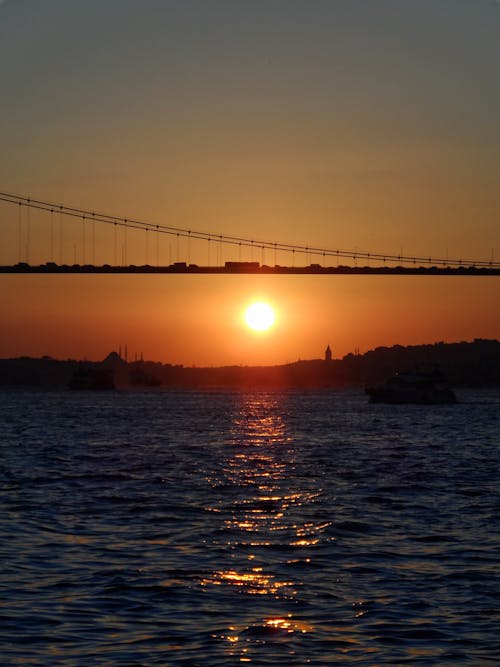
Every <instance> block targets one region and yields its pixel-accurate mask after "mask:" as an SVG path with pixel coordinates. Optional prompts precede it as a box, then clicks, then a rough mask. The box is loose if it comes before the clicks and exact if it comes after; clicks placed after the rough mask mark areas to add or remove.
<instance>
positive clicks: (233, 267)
mask: <svg viewBox="0 0 500 667" xmlns="http://www.w3.org/2000/svg"><path fill="white" fill-rule="evenodd" d="M0 273H36V274H38V273H49V274H59V273H82V274H87V273H97V274H110V273H112V274H123V273H177V274H179V273H181V274H188V273H189V274H196V273H210V274H222V275H226V274H257V275H262V274H265V275H269V274H271V275H274V274H288V275H304V274H305V275H339V274H340V275H390V276H392V275H398V276H400V275H405V276H429V275H431V276H499V275H500V268H498V267H476V266H467V267H466V266H414V267H412V266H320V265H319V264H312V265H309V266H265V265H264V266H261V265H260V264H258V263H241V264H239V263H238V262H228V263H227V264H226V265H225V266H198V265H196V264H185V263H184V262H177V263H175V264H170V265H168V266H150V265H144V266H133V265H131V266H111V265H109V264H105V265H104V266H93V265H91V264H86V265H79V264H73V265H66V264H63V265H59V264H54V263H52V262H49V263H47V264H40V265H31V264H25V263H19V264H14V265H10V266H0Z"/></svg>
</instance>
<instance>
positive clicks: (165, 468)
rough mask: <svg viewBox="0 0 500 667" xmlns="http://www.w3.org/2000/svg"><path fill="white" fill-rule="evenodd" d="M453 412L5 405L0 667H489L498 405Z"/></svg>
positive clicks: (48, 402)
mask: <svg viewBox="0 0 500 667" xmlns="http://www.w3.org/2000/svg"><path fill="white" fill-rule="evenodd" d="M459 398H460V399H461V403H459V404H458V405H450V406H431V407H424V406H380V405H369V404H367V402H366V400H365V397H364V396H363V395H361V394H357V393H350V392H347V393H346V392H328V393H285V394H280V393H254V394H245V393H231V392H221V393H208V392H204V393H201V392H199V393H197V392H162V391H158V392H149V393H148V392H143V393H139V392H137V393H136V392H123V393H119V392H111V393H100V392H96V393H91V392H89V393H87V392H82V393H78V392H75V393H71V392H61V393H56V392H54V393H36V392H12V393H8V392H3V393H1V394H0V443H1V445H0V512H1V514H0V516H1V521H0V559H1V563H0V564H1V575H0V593H1V595H0V655H1V664H2V665H30V666H34V667H35V666H38V665H44V666H47V667H49V666H50V667H52V666H59V665H65V666H78V667H80V666H81V667H89V666H94V665H98V666H99V667H105V666H115V665H120V666H122V665H123V666H125V665H127V666H130V667H132V666H134V665H137V666H138V665H144V666H145V665H174V666H178V665H179V666H184V665H186V666H190V667H191V666H196V665H203V666H204V667H205V666H224V665H238V664H240V663H245V662H246V663H250V664H254V665H405V664H408V665H474V666H480V665H498V664H500V623H499V620H500V618H499V601H498V592H499V591H498V574H499V561H500V553H499V538H498V515H499V502H498V500H499V494H498V486H499V485H498V481H499V480H498V471H499V458H500V457H499V449H500V447H499V440H500V437H499V435H500V419H499V413H500V393H498V392H497V393H495V392H476V393H474V392H469V393H467V392H465V393H463V394H461V395H459Z"/></svg>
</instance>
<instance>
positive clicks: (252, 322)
mask: <svg viewBox="0 0 500 667" xmlns="http://www.w3.org/2000/svg"><path fill="white" fill-rule="evenodd" d="M274 319H275V316H274V310H273V309H272V308H271V306H270V305H269V304H267V303H263V302H260V301H259V302H256V303H252V305H251V306H249V307H248V308H247V309H246V311H245V322H246V323H247V324H248V326H249V327H250V329H253V330H254V331H266V330H267V329H269V328H270V327H272V325H273V324H274Z"/></svg>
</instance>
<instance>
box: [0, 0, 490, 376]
mask: <svg viewBox="0 0 500 667" xmlns="http://www.w3.org/2000/svg"><path fill="white" fill-rule="evenodd" d="M499 71H500V5H499V3H498V2H495V1H494V0H413V1H412V0H364V1H362V0H286V1H285V0H265V1H264V0H252V1H250V0H247V1H242V0H180V1H178V0H170V1H169V0H161V1H160V0H140V1H139V0H85V1H77V0H4V2H2V3H0V81H1V84H2V88H1V90H2V102H1V114H2V122H1V124H0V150H1V153H0V154H1V159H0V190H2V191H5V192H13V193H17V194H24V195H29V196H32V197H37V198H40V199H46V200H54V201H60V202H63V203H65V204H68V205H76V206H80V207H83V208H89V209H92V210H100V211H105V212H110V213H116V214H120V215H123V216H126V217H137V218H140V219H145V220H149V221H151V222H154V223H161V224H168V225H175V226H179V227H185V228H188V229H193V230H194V229H197V230H202V231H210V232H214V233H226V234H235V235H242V236H247V237H251V238H255V239H259V238H260V239H266V240H270V241H282V242H289V243H298V244H303V245H312V244H315V245H318V246H322V247H330V248H337V247H338V248H346V249H347V248H349V249H358V250H365V251H370V252H382V253H388V254H389V253H391V254H399V253H403V254H407V255H413V254H417V255H426V256H428V255H435V256H441V257H445V256H449V257H456V258H461V257H467V258H471V259H483V260H489V259H490V258H491V257H492V255H493V257H495V259H496V260H498V252H499V251H500V248H499V228H500V226H499V211H500V166H499V157H500V123H499V118H500V85H499ZM16 215H17V212H16V211H15V209H14V207H8V206H7V205H2V206H0V225H1V237H0V263H2V264H3V263H14V262H16V261H19V259H23V257H20V256H19V251H18V242H17V227H16V225H17V222H16ZM31 224H32V227H33V231H32V239H31V245H30V257H29V260H30V261H32V262H35V261H38V260H40V261H47V260H48V259H51V257H49V256H47V253H48V252H49V250H48V241H47V238H48V234H47V232H46V233H45V235H42V233H41V231H40V232H38V231H37V225H39V226H41V224H42V223H41V222H39V221H37V219H36V216H35V214H33V220H32V221H31ZM45 229H47V226H46V227H45ZM76 234H77V231H75V235H76ZM96 239H97V251H96V259H97V260H98V261H101V259H102V261H111V259H110V253H111V252H112V250H111V246H112V240H111V239H110V237H109V234H108V236H106V234H105V233H104V232H101V231H98V233H97V237H96ZM66 241H67V243H68V244H69V245H68V248H66V250H65V252H66V253H67V254H66V257H65V258H63V259H64V261H68V262H71V263H72V261H73V244H72V243H71V242H70V241H68V237H66ZM129 245H130V247H129V251H128V255H129V256H130V258H131V259H132V256H136V257H137V261H138V262H140V263H142V262H143V258H144V253H145V247H144V239H143V238H140V237H137V238H134V237H131V238H130V239H129ZM149 251H150V253H152V249H151V248H149ZM181 251H182V248H181V249H180V250H179V254H180V253H181ZM191 251H192V253H193V256H192V257H191V261H196V260H198V261H199V262H200V263H206V252H207V251H206V248H205V247H193V248H192V249H191ZM177 252H178V250H177V247H176V245H175V243H173V242H172V243H170V244H164V246H163V248H162V259H163V261H164V262H166V261H167V260H169V259H171V260H172V261H175V259H185V257H181V256H177ZM134 253H135V255H134ZM225 258H227V259H238V257H229V256H228V257H225ZM55 259H58V258H57V257H56V258H55ZM150 259H151V258H150ZM244 259H250V258H249V257H244ZM254 259H260V258H259V257H255V258H254ZM279 259H280V260H281V263H287V262H285V258H279ZM270 260H271V258H267V261H268V262H270ZM311 261H315V260H314V258H311ZM316 261H320V260H316ZM256 296H259V297H261V298H264V299H268V300H269V301H270V302H272V303H273V304H274V306H275V308H276V309H277V313H278V319H277V325H276V327H274V329H273V330H272V331H271V332H269V333H267V334H260V335H256V334H251V333H250V332H248V331H247V330H246V329H245V327H244V326H243V324H242V319H241V313H242V310H243V308H244V306H245V305H246V304H247V303H249V302H250V301H251V300H252V298H254V297H256ZM499 296H500V282H499V280H498V278H478V277H475V278H468V279H464V278H458V277H451V278H428V277H426V278H410V277H358V278H355V277H336V276H330V277H290V276H273V277H263V276H260V277H258V276H237V277H227V276H226V277H211V276H161V277H160V276H154V277H153V276H149V277H148V276H136V277H130V276H128V277H125V276H122V277H116V276H114V277H111V276H107V277H96V276H86V277H78V276H66V277H47V276H46V277H41V276H38V277H30V276H4V277H2V278H1V279H0V306H1V318H2V326H1V328H0V356H17V355H20V354H28V355H40V354H51V355H53V356H56V357H68V356H70V357H82V356H84V355H85V356H87V357H90V358H101V357H103V356H104V355H105V354H106V353H107V352H109V351H110V350H111V349H114V348H115V349H116V348H117V347H118V345H119V344H121V345H122V346H124V345H125V344H127V345H128V349H129V352H130V354H133V353H134V352H143V353H144V355H145V357H147V358H153V359H158V360H162V361H171V362H175V363H185V364H199V365H201V364H222V363H238V364H239V363H241V364H247V363H279V362H283V361H293V360H296V359H297V358H312V357H318V356H322V355H323V351H324V348H325V347H326V344H327V343H329V344H330V345H331V346H332V349H333V353H334V356H342V355H344V354H346V353H348V352H349V351H352V350H353V349H354V348H355V347H359V348H360V349H361V351H366V350H367V349H370V348H373V347H375V346H377V345H392V344H396V343H400V344H416V343H425V342H435V341H440V340H448V341H456V340H470V339H472V338H474V337H488V338H500V315H499V314H498V310H499V309H498V302H499Z"/></svg>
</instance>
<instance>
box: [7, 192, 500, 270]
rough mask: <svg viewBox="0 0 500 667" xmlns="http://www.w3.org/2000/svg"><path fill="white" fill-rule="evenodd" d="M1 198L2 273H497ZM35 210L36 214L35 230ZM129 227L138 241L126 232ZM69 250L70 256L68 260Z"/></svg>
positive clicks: (482, 265) (462, 263)
mask: <svg viewBox="0 0 500 667" xmlns="http://www.w3.org/2000/svg"><path fill="white" fill-rule="evenodd" d="M0 203H1V204H2V206H5V207H6V208H7V209H9V210H10V212H11V213H13V215H11V216H10V217H9V215H8V214H7V215H6V216H2V223H3V224H2V229H3V231H2V235H3V236H4V242H5V238H6V237H9V239H10V254H9V253H8V254H9V256H10V258H11V259H10V262H9V261H7V263H4V264H1V265H0V273H35V274H36V273H53V274H68V273H80V274H89V273H107V274H122V273H149V274H158V273H165V274H167V273H178V274H179V273H181V274H197V273H210V274H237V273H240V274H315V275H325V274H354V275H360V274H367V275H460V276H498V275H500V262H495V261H493V257H492V258H491V259H490V260H489V261H487V260H477V259H465V258H458V259H457V258H454V259H452V258H449V257H444V258H443V257H435V256H409V255H404V254H398V255H395V254H390V253H388V254H384V253H371V252H367V251H358V250H346V249H340V248H335V249H332V248H321V247H315V246H304V245H295V244H289V243H283V242H275V241H263V240H255V239H251V238H247V237H240V236H230V235H227V234H215V233H211V232H201V231H196V230H191V229H186V228H180V227H172V226H168V225H163V224H154V223H151V222H146V221H143V220H138V219H135V218H127V217H123V216H115V215H109V214H104V213H99V212H96V211H90V210H85V209H81V208H75V207H71V206H66V205H64V204H56V203H53V202H48V201H42V200H39V199H35V198H32V197H26V196H20V195H14V194H9V193H5V192H0ZM35 214H36V215H37V216H39V219H38V220H37V221H36V223H37V224H36V227H37V230H36V234H37V236H36V234H35V220H34V215H35ZM69 223H72V224H71V225H70V224H69ZM98 229H101V230H102V229H105V230H107V231H108V234H107V236H106V239H104V242H103V241H102V239H101V241H100V240H99V238H98V236H97V235H98V231H97V230H98ZM132 234H135V239H134V241H135V243H132V240H131V239H130V238H129V237H130V236H131V235H132ZM138 235H139V236H142V244H143V245H142V247H143V254H142V260H143V261H136V262H135V263H131V262H130V259H129V251H130V249H131V247H132V246H133V247H134V248H135V251H136V252H135V254H136V256H137V245H138V243H139V244H140V241H139V240H138ZM35 237H36V238H35ZM162 239H167V240H168V260H169V261H168V263H162V262H163V254H164V247H162ZM181 243H182V246H183V247H182V248H181ZM195 244H197V248H196V251H197V253H198V256H201V255H202V254H204V253H203V250H202V251H201V252H200V246H205V253H206V255H205V256H206V258H207V261H206V262H200V261H199V260H197V261H196V262H193V261H191V258H192V257H193V256H194V255H195V248H194V246H195ZM15 246H17V257H16V249H15ZM41 246H44V250H43V251H41V250H40V247H41ZM104 246H106V247H107V248H108V256H107V257H104V261H102V262H100V263H98V262H96V255H97V253H98V251H99V252H100V253H101V254H102V248H103V247H104ZM34 247H36V252H37V253H38V257H37V258H36V259H35V257H34V256H35V254H36V253H35V251H34ZM109 248H112V250H111V251H110V250H109ZM229 249H230V250H231V251H232V254H233V255H234V254H235V253H236V254H237V257H232V258H231V259H226V260H225V261H224V260H223V256H224V251H225V250H229ZM151 251H152V252H151ZM173 251H174V252H173ZM71 254H72V257H71V259H72V260H73V261H68V256H69V255H71ZM151 254H152V255H153V260H154V261H153V263H151V261H150V255H151ZM173 254H175V257H173V256H172V255H173ZM228 254H229V252H228ZM42 255H43V256H42ZM181 255H182V256H181ZM2 257H3V256H2ZM281 258H284V259H285V263H282V261H281ZM212 259H214V261H213V262H212V261H211V260H212ZM278 259H279V261H278ZM2 261H5V260H4V259H2Z"/></svg>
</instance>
